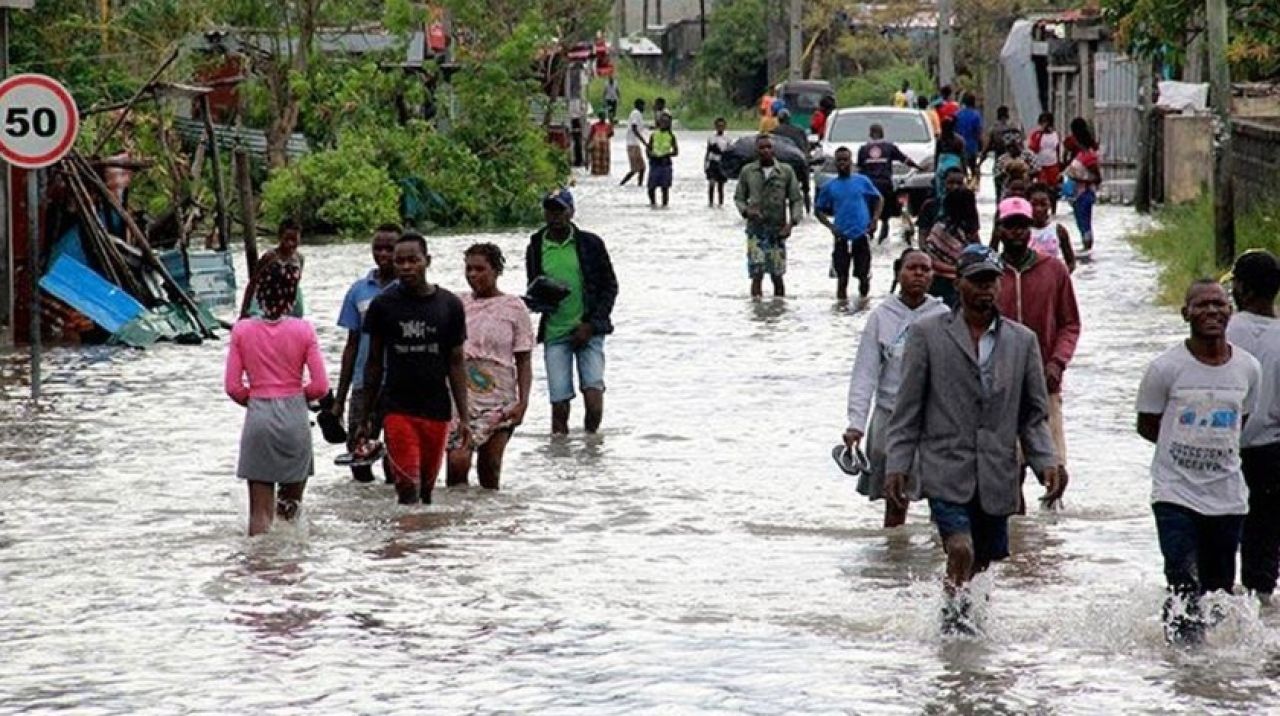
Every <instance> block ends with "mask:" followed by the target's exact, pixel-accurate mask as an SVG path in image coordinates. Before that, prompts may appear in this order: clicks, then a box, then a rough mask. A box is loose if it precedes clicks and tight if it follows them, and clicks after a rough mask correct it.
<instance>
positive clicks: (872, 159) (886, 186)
mask: <svg viewBox="0 0 1280 716" xmlns="http://www.w3.org/2000/svg"><path fill="white" fill-rule="evenodd" d="M868 131H869V133H870V135H871V141H869V142H867V143H866V144H864V145H862V146H861V147H858V173H859V174H861V175H863V176H865V177H866V178H868V179H870V180H871V183H872V184H875V185H876V191H879V192H880V196H883V197H884V209H883V210H882V211H881V212H880V238H879V242H880V243H882V244H883V243H884V240H885V237H887V236H888V235H889V220H890V219H892V218H893V217H895V216H898V214H899V211H898V200H897V199H896V198H895V197H896V196H897V192H896V191H895V190H894V188H893V163H894V162H902V163H903V164H906V165H907V166H909V167H911V168H912V169H917V170H918V169H919V168H920V165H919V164H916V163H915V162H913V161H911V157H908V156H907V155H905V154H903V153H902V150H901V149H899V148H898V145H896V144H894V143H893V142H890V141H887V140H886V139H885V138H884V127H881V126H880V125H878V124H873V125H871V128H870V129H869V130H868Z"/></svg>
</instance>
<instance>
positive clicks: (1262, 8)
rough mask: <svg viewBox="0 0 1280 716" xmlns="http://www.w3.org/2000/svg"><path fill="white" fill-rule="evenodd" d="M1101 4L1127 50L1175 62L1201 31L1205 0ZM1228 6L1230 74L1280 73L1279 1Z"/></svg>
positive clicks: (1107, 0)
mask: <svg viewBox="0 0 1280 716" xmlns="http://www.w3.org/2000/svg"><path fill="white" fill-rule="evenodd" d="M1102 10H1103V16H1104V17H1105V18H1106V19H1107V20H1108V22H1110V23H1111V25H1112V26H1113V27H1115V28H1116V34H1117V39H1118V40H1119V41H1120V44H1121V46H1122V47H1124V48H1125V50H1126V51H1128V52H1132V53H1134V54H1137V55H1140V56H1143V57H1151V58H1155V59H1160V60H1164V61H1165V62H1169V63H1171V64H1175V65H1177V64H1182V63H1184V62H1185V61H1186V59H1187V58H1186V51H1187V48H1188V47H1189V46H1191V44H1192V40H1193V39H1194V38H1195V37H1196V36H1199V35H1202V34H1203V33H1204V2H1203V0H1102ZM1227 10H1228V23H1229V26H1228V37H1229V38H1230V46H1229V47H1228V49H1227V57H1228V60H1229V61H1230V63H1231V74H1232V77H1233V78H1234V79H1237V80H1264V79H1272V78H1276V77H1280V3H1276V2H1275V0H1227Z"/></svg>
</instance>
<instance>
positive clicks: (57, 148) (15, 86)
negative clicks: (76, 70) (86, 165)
mask: <svg viewBox="0 0 1280 716" xmlns="http://www.w3.org/2000/svg"><path fill="white" fill-rule="evenodd" d="M79 129H80V113H79V111H78V110H77V109H76V103H75V100H73V99H72V98H71V93H70V92H68V91H67V88H66V87H63V86H62V84H61V83H60V82H58V81H57V80H55V79H53V78H52V77H46V76H44V75H16V76H14V77H10V78H9V79H7V80H5V81H4V82H0V158H2V159H4V160H5V161H6V162H8V163H10V164H12V165H13V166H17V167H23V168H25V169H38V168H40V167H46V166H49V165H50V164H53V163H54V162H56V161H58V160H59V159H61V158H62V157H63V156H64V155H65V154H66V153H67V152H68V151H70V149H71V146H72V145H73V144H75V141H76V132H78V131H79Z"/></svg>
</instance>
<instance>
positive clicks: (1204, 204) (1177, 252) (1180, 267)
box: [1131, 193, 1280, 306]
mask: <svg viewBox="0 0 1280 716" xmlns="http://www.w3.org/2000/svg"><path fill="white" fill-rule="evenodd" d="M1213 237H1214V234H1213V199H1212V197H1211V196H1210V195H1209V194H1208V193H1206V194H1205V195H1204V196H1203V197H1201V198H1200V199H1199V200H1198V201H1196V202H1194V203H1191V204H1184V205H1180V206H1171V207H1166V208H1164V209H1162V210H1161V211H1160V212H1159V214H1157V224H1156V226H1155V228H1152V229H1150V230H1148V231H1144V232H1142V233H1140V234H1137V235H1135V236H1133V237H1131V238H1132V241H1133V243H1134V245H1135V246H1137V247H1138V250H1139V251H1140V252H1142V254H1143V255H1145V256H1146V257H1147V258H1149V259H1151V260H1153V261H1155V262H1156V263H1157V264H1159V265H1160V293H1159V299H1160V302H1161V303H1164V304H1167V305H1173V306H1176V305H1181V304H1182V299H1183V294H1184V292H1185V291H1186V290H1187V286H1190V285H1191V283H1192V282H1193V281H1195V280H1196V279H1198V278H1203V277H1205V276H1208V277H1211V278H1216V277H1217V276H1219V275H1221V274H1222V273H1223V272H1224V271H1225V270H1226V269H1225V267H1221V266H1218V265H1217V263H1216V261H1215V259H1214V246H1213ZM1236 247H1237V251H1240V252H1243V251H1245V250H1247V249H1253V248H1263V249H1268V250H1270V251H1272V252H1273V253H1278V254H1280V202H1273V203H1272V204H1271V205H1269V206H1266V205H1264V206H1263V207H1261V208H1259V209H1256V210H1254V211H1252V212H1250V213H1249V214H1248V215H1246V216H1237V217H1236Z"/></svg>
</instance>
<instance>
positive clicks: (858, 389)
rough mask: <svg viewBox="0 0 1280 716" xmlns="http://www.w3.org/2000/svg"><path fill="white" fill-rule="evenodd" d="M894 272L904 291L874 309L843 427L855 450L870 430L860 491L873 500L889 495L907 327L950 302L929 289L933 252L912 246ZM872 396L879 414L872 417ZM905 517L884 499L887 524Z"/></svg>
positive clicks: (847, 441) (896, 523) (851, 384)
mask: <svg viewBox="0 0 1280 716" xmlns="http://www.w3.org/2000/svg"><path fill="white" fill-rule="evenodd" d="M893 272H894V279H893V281H894V283H895V284H896V285H898V286H899V287H900V290H899V292H898V293H897V294H895V295H892V296H889V297H888V298H886V299H885V300H884V303H881V304H880V305H879V306H877V307H876V309H875V310H874V311H872V312H871V316H870V317H869V318H867V326H866V328H864V329H863V331H862V340H861V342H860V343H859V344H858V357H857V358H856V359H854V363H853V377H852V379H851V380H850V381H849V407H848V412H849V427H848V429H846V430H845V432H844V442H845V445H847V446H848V447H849V449H850V450H852V449H853V448H854V447H855V446H857V444H858V443H859V442H860V441H861V440H862V436H863V433H864V431H865V432H867V433H868V435H867V460H868V462H870V463H871V472H870V473H865V472H864V473H863V474H862V476H861V477H860V478H859V479H858V492H860V493H862V494H864V495H866V496H867V497H870V498H871V499H872V500H881V499H884V479H885V474H884V464H885V452H884V440H885V429H886V428H887V427H888V425H889V416H890V415H892V414H893V406H894V405H895V404H896V403H897V400H898V388H899V386H901V385H902V381H903V380H904V379H906V376H903V375H902V353H903V349H905V348H906V345H907V332H908V331H910V330H911V326H912V325H914V324H915V323H916V321H919V320H921V319H923V318H928V317H929V316H936V315H938V314H943V313H946V312H947V307H946V304H944V303H943V302H942V301H941V300H939V299H937V298H935V297H933V296H930V295H928V294H927V293H926V291H928V289H929V284H930V283H931V282H932V281H933V263H932V261H931V260H930V258H929V254H926V253H925V252H923V251H921V250H919V249H907V250H906V251H904V252H903V253H902V255H901V256H899V257H898V259H897V260H896V261H894V262H893ZM891 290H892V289H891ZM872 397H874V398H875V405H876V409H875V414H874V415H870V416H868V413H869V412H870V409H871V399H872ZM868 418H870V422H871V425H870V427H868V425H867V421H868ZM906 519H907V511H906V510H905V509H902V510H898V509H895V508H894V507H893V505H892V504H891V503H890V502H889V501H888V500H885V510H884V526H885V527H897V526H899V525H901V524H902V523H903V522H905V521H906Z"/></svg>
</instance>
